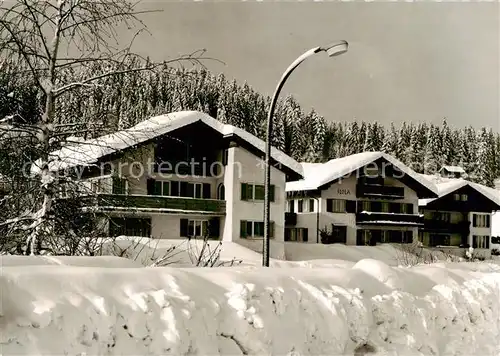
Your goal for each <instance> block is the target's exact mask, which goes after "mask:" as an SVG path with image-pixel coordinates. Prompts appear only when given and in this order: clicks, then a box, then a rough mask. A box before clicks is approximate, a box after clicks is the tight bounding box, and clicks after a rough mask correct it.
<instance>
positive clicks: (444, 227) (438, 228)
mask: <svg viewBox="0 0 500 356" xmlns="http://www.w3.org/2000/svg"><path fill="white" fill-rule="evenodd" d="M423 230H424V231H429V232H441V233H445V232H447V233H452V234H469V231H470V221H467V220H465V221H460V222H455V223H452V222H449V221H444V220H431V219H425V220H424V227H423Z"/></svg>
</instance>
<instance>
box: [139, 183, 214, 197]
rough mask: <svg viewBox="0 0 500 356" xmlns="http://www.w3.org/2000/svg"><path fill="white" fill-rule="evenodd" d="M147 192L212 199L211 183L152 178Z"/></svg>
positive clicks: (149, 193) (150, 193)
mask: <svg viewBox="0 0 500 356" xmlns="http://www.w3.org/2000/svg"><path fill="white" fill-rule="evenodd" d="M147 192H148V195H162V196H170V197H185V198H197V199H210V198H211V185H210V183H193V182H182V181H160V180H155V179H151V178H150V179H148V182H147ZM220 194H221V193H220V192H219V195H220Z"/></svg>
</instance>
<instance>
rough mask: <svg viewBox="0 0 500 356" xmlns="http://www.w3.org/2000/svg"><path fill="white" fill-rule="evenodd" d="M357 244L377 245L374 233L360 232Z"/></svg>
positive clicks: (368, 231)
mask: <svg viewBox="0 0 500 356" xmlns="http://www.w3.org/2000/svg"><path fill="white" fill-rule="evenodd" d="M356 242H357V243H356V244H357V245H358V246H370V245H375V242H374V240H373V239H372V233H371V231H370V230H358V232H357V241H356Z"/></svg>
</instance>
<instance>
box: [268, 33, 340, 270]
mask: <svg viewBox="0 0 500 356" xmlns="http://www.w3.org/2000/svg"><path fill="white" fill-rule="evenodd" d="M348 46H349V45H348V43H347V41H339V42H335V43H333V44H330V45H328V46H322V47H315V48H311V49H310V50H309V51H307V52H305V53H304V54H302V55H301V56H300V57H298V58H297V59H296V60H295V61H294V62H293V63H292V64H291V65H290V66H289V67H288V68H287V70H286V71H285V72H284V73H283V75H282V77H281V80H280V81H279V83H278V86H277V87H276V90H275V91H274V94H273V98H272V100H271V105H270V106H269V112H268V115H267V134H266V164H265V180H264V241H263V243H264V246H263V249H262V265H263V266H264V267H269V228H270V201H269V190H270V186H271V166H270V164H271V136H272V132H273V116H274V109H275V108H276V102H277V101H278V96H279V94H280V91H281V88H283V85H284V84H285V82H286V80H287V79H288V77H289V76H290V74H291V73H292V72H293V70H294V69H295V68H297V67H298V66H299V64H300V63H302V62H303V61H304V60H306V59H307V58H309V57H311V56H312V55H313V54H316V53H319V52H326V53H327V54H328V56H329V57H335V56H338V55H341V54H344V53H346V52H347V49H348ZM318 208H319V207H318Z"/></svg>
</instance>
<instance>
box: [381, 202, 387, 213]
mask: <svg viewBox="0 0 500 356" xmlns="http://www.w3.org/2000/svg"><path fill="white" fill-rule="evenodd" d="M380 212H382V213H388V212H389V203H386V202H382V203H381V206H380Z"/></svg>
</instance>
